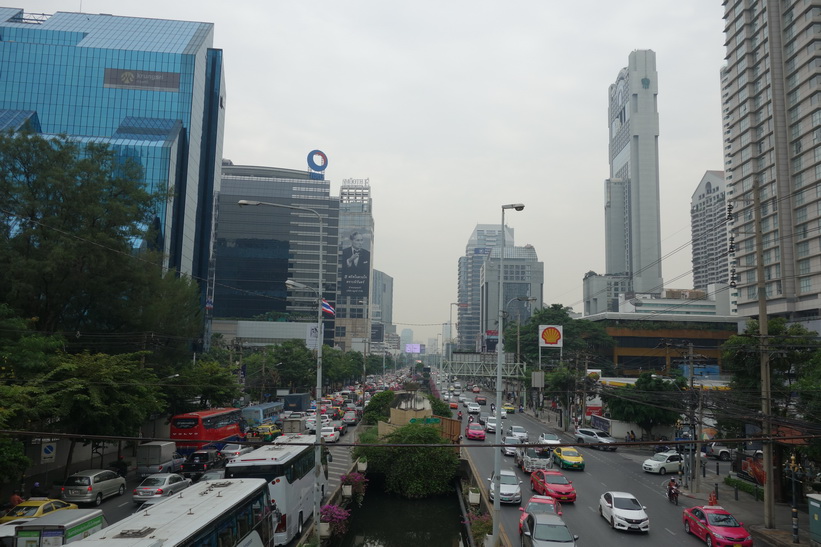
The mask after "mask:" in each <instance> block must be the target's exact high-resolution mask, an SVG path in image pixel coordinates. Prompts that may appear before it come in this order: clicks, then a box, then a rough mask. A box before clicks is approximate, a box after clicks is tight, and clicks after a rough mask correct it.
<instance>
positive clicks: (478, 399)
mask: <svg viewBox="0 0 821 547" xmlns="http://www.w3.org/2000/svg"><path fill="white" fill-rule="evenodd" d="M473 401H474V402H475V403H476V404H477V405H482V406H487V397H485V396H484V395H477V396H476V397H474V398H473Z"/></svg>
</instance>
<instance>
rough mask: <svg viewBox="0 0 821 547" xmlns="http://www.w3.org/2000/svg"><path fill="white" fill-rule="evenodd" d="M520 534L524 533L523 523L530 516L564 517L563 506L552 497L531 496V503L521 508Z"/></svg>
mask: <svg viewBox="0 0 821 547" xmlns="http://www.w3.org/2000/svg"><path fill="white" fill-rule="evenodd" d="M519 511H521V512H522V514H521V515H519V534H521V533H522V523H523V522H524V521H525V519H526V518H527V516H528V515H542V514H547V515H558V516H562V504H561V503H559V502H558V501H556V500H555V499H553V498H551V497H550V496H539V495H535V496H530V501H528V502H527V505H526V506H524V507H519Z"/></svg>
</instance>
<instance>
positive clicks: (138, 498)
mask: <svg viewBox="0 0 821 547" xmlns="http://www.w3.org/2000/svg"><path fill="white" fill-rule="evenodd" d="M189 486H191V479H186V478H184V477H183V476H182V475H178V474H177V473H157V474H155V475H149V476H148V477H146V478H145V479H144V480H143V482H141V483H140V485H139V486H138V487H137V488H135V489H134V492H133V494H132V496H131V499H132V501H133V502H134V503H136V504H141V503H143V502H145V501H146V500H149V499H154V498H167V497H168V496H173V495H174V494H176V493H177V492H181V491H182V490H185V489H186V488H188V487H189Z"/></svg>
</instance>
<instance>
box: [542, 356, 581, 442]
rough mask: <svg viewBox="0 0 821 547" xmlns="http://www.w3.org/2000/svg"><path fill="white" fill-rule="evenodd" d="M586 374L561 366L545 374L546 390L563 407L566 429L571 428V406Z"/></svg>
mask: <svg viewBox="0 0 821 547" xmlns="http://www.w3.org/2000/svg"><path fill="white" fill-rule="evenodd" d="M583 377H584V374H583V373H582V372H581V371H579V370H578V369H575V368H573V369H571V368H568V367H566V366H560V367H559V368H557V369H556V370H554V371H552V372H550V373H549V374H546V375H545V391H546V392H547V393H549V394H550V395H551V396H552V397H556V398H557V399H558V400H559V403H560V404H561V407H562V417H563V420H562V424H563V426H564V429H565V431H567V430H568V429H570V406H571V404H572V403H573V400H574V397H575V395H576V390H577V388H578V387H579V385H580V384H581V382H582V379H583Z"/></svg>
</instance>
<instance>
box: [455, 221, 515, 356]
mask: <svg viewBox="0 0 821 547" xmlns="http://www.w3.org/2000/svg"><path fill="white" fill-rule="evenodd" d="M513 234H514V231H513V228H510V227H507V226H506V227H505V246H506V247H513V243H514V238H513ZM501 236H502V231H501V229H500V225H499V224H477V225H476V227H475V228H474V229H473V233H472V234H471V235H470V238H469V239H468V243H467V246H466V247H465V255H464V256H460V257H459V271H458V276H459V278H458V283H459V285H458V289H457V295H458V299H459V302H458V305H457V306H455V307H456V308H457V311H458V316H457V317H458V319H457V333H458V340H457V344H456V347H455V348H453V349H454V350H461V351H479V348H480V347H481V344H482V328H481V301H482V300H481V298H482V290H481V272H482V266H483V265H484V263H485V259H486V258H487V257H488V256H489V255H490V252H491V249H493V248H494V247H498V246H499V243H500V241H501Z"/></svg>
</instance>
